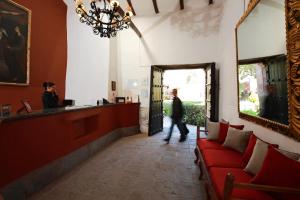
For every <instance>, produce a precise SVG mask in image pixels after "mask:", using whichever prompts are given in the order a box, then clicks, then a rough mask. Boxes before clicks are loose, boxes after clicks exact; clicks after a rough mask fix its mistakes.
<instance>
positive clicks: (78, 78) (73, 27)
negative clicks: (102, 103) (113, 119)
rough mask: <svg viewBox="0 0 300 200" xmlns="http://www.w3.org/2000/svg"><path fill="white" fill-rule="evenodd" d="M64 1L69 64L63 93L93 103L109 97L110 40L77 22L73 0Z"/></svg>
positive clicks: (77, 103) (78, 102) (77, 100)
mask: <svg viewBox="0 0 300 200" xmlns="http://www.w3.org/2000/svg"><path fill="white" fill-rule="evenodd" d="M87 2H89V1H87ZM66 3H67V4H68V14H67V24H68V25H67V30H68V64H67V75H66V95H65V96H66V98H68V99H75V103H76V105H91V104H93V105H95V104H96V101H97V99H102V98H108V81H109V64H110V57H109V53H110V48H109V47H110V44H109V39H105V38H100V37H99V36H97V35H94V34H93V32H92V29H91V28H90V27H89V26H87V25H86V24H82V23H80V22H79V17H78V16H77V15H76V13H75V6H74V2H73V1H66ZM86 5H88V3H86Z"/></svg>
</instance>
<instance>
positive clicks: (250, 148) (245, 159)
mask: <svg viewBox="0 0 300 200" xmlns="http://www.w3.org/2000/svg"><path fill="white" fill-rule="evenodd" d="M255 144H256V136H255V135H254V134H251V136H250V139H249V142H248V146H247V148H246V150H245V152H244V154H243V157H242V161H243V162H244V163H245V164H247V163H248V161H249V160H250V158H251V155H252V152H253V149H254V146H255Z"/></svg>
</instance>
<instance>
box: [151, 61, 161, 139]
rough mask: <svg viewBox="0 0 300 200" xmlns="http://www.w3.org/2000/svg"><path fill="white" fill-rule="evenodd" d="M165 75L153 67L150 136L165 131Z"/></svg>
mask: <svg viewBox="0 0 300 200" xmlns="http://www.w3.org/2000/svg"><path fill="white" fill-rule="evenodd" d="M163 73H164V70H163V69H161V68H159V67H157V66H152V67H151V76H150V77H151V85H150V108H149V129H148V135H149V136H151V135H154V134H155V133H158V132H160V131H162V130H163V118H164V115H163Z"/></svg>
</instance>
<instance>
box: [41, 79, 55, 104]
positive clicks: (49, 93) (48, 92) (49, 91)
mask: <svg viewBox="0 0 300 200" xmlns="http://www.w3.org/2000/svg"><path fill="white" fill-rule="evenodd" d="M43 87H44V88H45V91H44V93H43V95H42V101H43V107H44V109H48V108H57V107H59V105H58V100H59V99H58V96H57V95H56V93H55V92H56V91H55V84H54V83H52V82H44V83H43Z"/></svg>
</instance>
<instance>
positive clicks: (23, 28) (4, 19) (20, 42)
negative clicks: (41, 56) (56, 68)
mask: <svg viewBox="0 0 300 200" xmlns="http://www.w3.org/2000/svg"><path fill="white" fill-rule="evenodd" d="M30 20H31V11H30V10H28V9H27V8H25V7H23V6H22V5H19V4H17V3H15V2H13V1H10V0H0V84H11V85H28V84H29V45H30Z"/></svg>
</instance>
